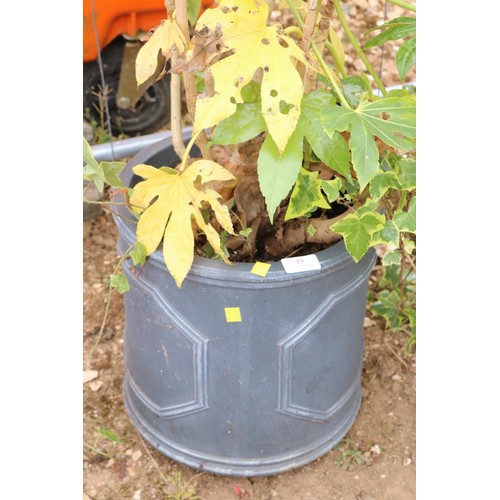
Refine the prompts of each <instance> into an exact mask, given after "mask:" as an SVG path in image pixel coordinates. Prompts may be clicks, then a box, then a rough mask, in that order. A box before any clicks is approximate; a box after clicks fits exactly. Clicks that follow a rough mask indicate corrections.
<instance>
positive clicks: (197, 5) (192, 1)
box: [187, 0, 201, 26]
mask: <svg viewBox="0 0 500 500" xmlns="http://www.w3.org/2000/svg"><path fill="white" fill-rule="evenodd" d="M200 9H201V0H188V2H187V13H188V21H189V24H190V25H191V26H194V25H195V24H196V21H197V20H198V15H199V13H200Z"/></svg>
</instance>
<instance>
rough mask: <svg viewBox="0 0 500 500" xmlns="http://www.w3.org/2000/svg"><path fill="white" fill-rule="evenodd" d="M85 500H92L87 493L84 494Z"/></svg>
mask: <svg viewBox="0 0 500 500" xmlns="http://www.w3.org/2000/svg"><path fill="white" fill-rule="evenodd" d="M83 500H92V499H91V498H90V497H89V496H88V495H87V493H85V492H84V493H83Z"/></svg>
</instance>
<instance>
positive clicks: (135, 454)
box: [132, 450, 142, 462]
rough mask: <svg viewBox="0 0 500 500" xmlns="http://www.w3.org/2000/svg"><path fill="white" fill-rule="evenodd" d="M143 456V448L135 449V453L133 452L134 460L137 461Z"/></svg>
mask: <svg viewBox="0 0 500 500" xmlns="http://www.w3.org/2000/svg"><path fill="white" fill-rule="evenodd" d="M141 457H142V453H141V450H137V451H134V453H132V460H133V461H134V462H137V460H139V458H141Z"/></svg>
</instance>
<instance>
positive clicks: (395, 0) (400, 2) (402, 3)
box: [387, 0, 417, 12]
mask: <svg viewBox="0 0 500 500" xmlns="http://www.w3.org/2000/svg"><path fill="white" fill-rule="evenodd" d="M387 2H389V3H392V4H393V5H397V6H398V7H403V9H408V10H411V11H413V12H417V8H416V7H415V5H412V4H411V3H408V2H405V1H404V0H387Z"/></svg>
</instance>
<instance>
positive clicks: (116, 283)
mask: <svg viewBox="0 0 500 500" xmlns="http://www.w3.org/2000/svg"><path fill="white" fill-rule="evenodd" d="M110 280H111V282H110V284H111V288H115V289H116V290H117V291H118V292H120V293H125V292H128V291H129V290H130V285H129V284H128V281H127V278H126V277H125V276H124V275H123V274H112V275H111V276H110Z"/></svg>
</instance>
